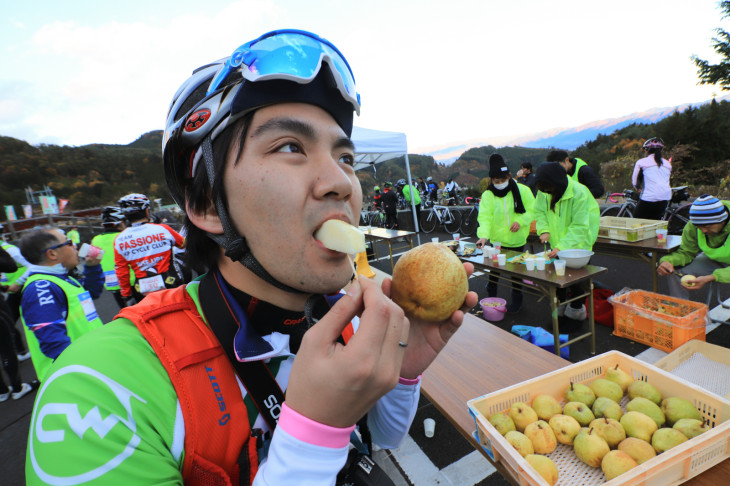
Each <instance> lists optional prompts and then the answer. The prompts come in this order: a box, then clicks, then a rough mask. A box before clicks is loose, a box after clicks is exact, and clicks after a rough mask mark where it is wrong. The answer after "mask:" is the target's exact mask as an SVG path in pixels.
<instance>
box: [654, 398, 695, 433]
mask: <svg viewBox="0 0 730 486" xmlns="http://www.w3.org/2000/svg"><path fill="white" fill-rule="evenodd" d="M662 411H663V412H664V414H665V415H666V417H667V422H668V423H669V425H670V426H672V425H674V423H675V422H676V421H678V420H679V419H683V418H693V419H695V420H702V415H701V414H700V412H699V411H698V410H697V409H696V408H695V406H694V405H692V402H690V401H689V400H685V399H684V398H679V397H669V398H665V399H664V401H663V402H662Z"/></svg>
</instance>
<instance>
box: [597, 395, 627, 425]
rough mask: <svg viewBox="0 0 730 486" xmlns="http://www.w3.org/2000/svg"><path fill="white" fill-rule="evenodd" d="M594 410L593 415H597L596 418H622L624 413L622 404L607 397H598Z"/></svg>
mask: <svg viewBox="0 0 730 486" xmlns="http://www.w3.org/2000/svg"><path fill="white" fill-rule="evenodd" d="M592 410H593V415H595V416H596V418H602V417H607V418H610V419H614V420H620V419H621V416H622V415H623V414H624V411H623V409H622V408H621V405H619V404H618V403H616V402H614V401H613V400H611V399H610V398H606V397H598V398H596V401H595V402H593V408H592Z"/></svg>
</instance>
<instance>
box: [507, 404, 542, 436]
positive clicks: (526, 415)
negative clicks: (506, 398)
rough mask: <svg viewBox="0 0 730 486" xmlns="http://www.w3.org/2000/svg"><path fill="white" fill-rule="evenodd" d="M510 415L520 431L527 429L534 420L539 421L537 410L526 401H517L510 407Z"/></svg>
mask: <svg viewBox="0 0 730 486" xmlns="http://www.w3.org/2000/svg"><path fill="white" fill-rule="evenodd" d="M509 417H510V418H511V419H512V421H513V422H514V423H515V427H517V430H519V431H520V432H522V431H524V430H525V427H527V426H528V425H529V424H531V423H532V422H537V420H538V418H537V414H536V413H535V411H534V410H533V409H532V407H530V406H529V405H527V404H526V403H524V402H515V403H513V404H512V406H511V407H510V408H509Z"/></svg>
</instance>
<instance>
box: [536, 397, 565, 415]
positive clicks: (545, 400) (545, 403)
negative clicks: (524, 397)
mask: <svg viewBox="0 0 730 486" xmlns="http://www.w3.org/2000/svg"><path fill="white" fill-rule="evenodd" d="M532 409H533V410H534V411H535V413H537V417H538V418H539V419H540V420H550V417H552V416H553V415H557V414H559V413H560V412H561V411H562V409H561V407H560V402H558V401H557V400H556V399H555V398H554V397H552V396H550V395H538V396H536V397H535V398H533V399H532Z"/></svg>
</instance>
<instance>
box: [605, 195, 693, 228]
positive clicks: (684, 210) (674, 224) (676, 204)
mask: <svg viewBox="0 0 730 486" xmlns="http://www.w3.org/2000/svg"><path fill="white" fill-rule="evenodd" d="M616 197H622V198H623V202H622V203H620V204H618V200H616V199H615V198H616ZM689 198H690V196H689V192H688V191H687V186H680V187H673V188H672V199H671V200H670V201H669V204H668V205H667V207H666V208H665V209H664V214H663V215H662V218H661V221H666V222H667V233H669V234H670V235H681V234H682V231H683V230H684V227H685V225H686V224H687V223H688V222H689V208H690V206H692V203H684V204H682V203H683V202H684V201H687V200H689ZM608 201H611V202H612V203H617V204H615V205H613V206H609V207H607V208H606V209H604V210H603V211H601V216H618V217H619V218H633V217H634V213H635V212H636V205H637V204H638V203H639V194H638V193H637V192H636V191H632V190H630V189H627V190H625V191H624V192H614V193H611V194H608V195H607V196H606V202H608Z"/></svg>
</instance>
